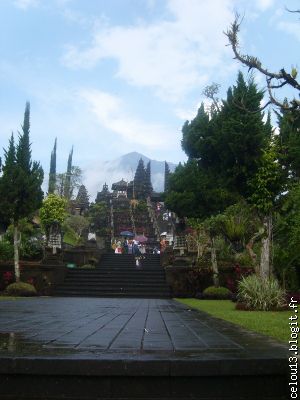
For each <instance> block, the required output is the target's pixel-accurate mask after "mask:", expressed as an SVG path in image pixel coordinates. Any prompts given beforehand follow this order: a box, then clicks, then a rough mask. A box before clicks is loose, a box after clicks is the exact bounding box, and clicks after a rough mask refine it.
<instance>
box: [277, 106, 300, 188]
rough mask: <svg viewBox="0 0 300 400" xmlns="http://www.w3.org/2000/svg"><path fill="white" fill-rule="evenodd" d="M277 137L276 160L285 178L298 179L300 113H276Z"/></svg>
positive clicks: (299, 172)
mask: <svg viewBox="0 0 300 400" xmlns="http://www.w3.org/2000/svg"><path fill="white" fill-rule="evenodd" d="M276 114H277V117H278V127H279V135H277V136H276V141H277V146H278V160H279V162H280V164H281V165H282V166H283V168H284V171H285V175H286V178H287V179H288V180H290V181H293V182H294V181H299V179H300V113H299V114H298V115H295V113H293V112H291V111H289V110H281V113H279V112H277V113H276Z"/></svg>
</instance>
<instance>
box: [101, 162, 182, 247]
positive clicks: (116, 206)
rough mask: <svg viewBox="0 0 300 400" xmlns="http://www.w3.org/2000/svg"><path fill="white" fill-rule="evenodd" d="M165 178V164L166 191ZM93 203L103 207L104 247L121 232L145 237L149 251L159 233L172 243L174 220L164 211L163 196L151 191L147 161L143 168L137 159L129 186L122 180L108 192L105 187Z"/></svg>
mask: <svg viewBox="0 0 300 400" xmlns="http://www.w3.org/2000/svg"><path fill="white" fill-rule="evenodd" d="M169 176H170V169H169V166H168V164H167V163H165V174H164V177H165V184H164V188H165V189H166V188H167V187H168V182H169ZM95 202H96V203H100V202H103V203H105V204H106V205H107V221H108V227H109V229H108V230H109V232H108V233H107V238H106V243H107V244H108V245H110V244H111V243H112V242H113V241H114V240H116V239H117V238H119V237H120V232H122V231H130V232H132V233H133V234H135V235H144V236H146V237H147V238H148V241H147V244H148V245H149V246H152V247H154V246H158V245H159V242H160V239H161V234H162V233H165V234H166V236H168V237H169V240H171V241H172V239H171V238H172V237H173V234H174V229H175V216H174V215H173V213H169V212H168V210H166V208H165V206H164V203H163V193H159V192H155V191H154V190H153V186H152V182H151V162H150V161H149V162H148V163H147V165H146V166H145V164H144V161H143V159H142V158H140V160H139V162H138V165H137V168H136V171H135V175H134V179H133V180H132V181H130V182H127V181H126V180H125V179H123V178H122V179H121V180H120V181H118V182H115V183H113V184H112V186H111V191H109V188H108V185H107V184H106V183H105V184H104V185H103V188H102V190H101V191H100V192H98V193H97V196H96V200H95Z"/></svg>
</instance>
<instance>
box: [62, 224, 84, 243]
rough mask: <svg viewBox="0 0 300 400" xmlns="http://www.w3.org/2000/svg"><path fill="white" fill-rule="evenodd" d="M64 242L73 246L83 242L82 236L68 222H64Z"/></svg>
mask: <svg viewBox="0 0 300 400" xmlns="http://www.w3.org/2000/svg"><path fill="white" fill-rule="evenodd" d="M62 228H63V234H64V236H63V242H64V243H66V244H69V245H71V246H79V245H81V244H82V240H81V238H80V237H79V236H78V235H77V234H76V232H75V231H74V230H73V229H72V228H71V227H70V226H69V225H68V224H66V223H64V224H63V226H62Z"/></svg>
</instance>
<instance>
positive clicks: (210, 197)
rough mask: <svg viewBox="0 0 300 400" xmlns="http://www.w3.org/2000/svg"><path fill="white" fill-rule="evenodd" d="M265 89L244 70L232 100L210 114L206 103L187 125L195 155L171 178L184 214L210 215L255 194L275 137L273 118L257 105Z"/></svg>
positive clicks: (171, 195)
mask: <svg viewBox="0 0 300 400" xmlns="http://www.w3.org/2000/svg"><path fill="white" fill-rule="evenodd" d="M262 98H263V93H262V92H261V91H259V90H258V89H257V87H256V85H255V83H254V81H253V80H252V79H250V80H249V81H248V82H245V80H244V78H243V75H242V74H241V73H239V74H238V78H237V83H236V85H235V86H233V87H232V88H229V90H228V94H227V99H226V100H225V101H223V106H222V107H220V108H219V111H215V112H214V113H213V114H212V115H211V116H210V117H209V115H208V114H207V113H206V112H205V110H204V105H203V104H202V105H201V106H200V108H199V111H198V113H197V115H196V117H195V118H194V120H192V121H191V122H188V121H187V122H186V123H185V124H184V126H183V128H182V132H183V139H182V147H183V149H184V151H185V152H186V154H187V155H188V157H189V160H188V161H187V162H186V163H185V164H184V165H179V166H178V167H177V168H176V170H175V172H174V173H173V174H172V175H171V177H170V180H169V190H168V192H167V194H166V204H167V207H168V208H169V209H171V210H172V211H175V212H176V213H177V214H178V215H179V216H186V217H196V218H200V219H202V220H203V219H205V218H207V217H210V216H213V215H216V214H219V213H222V212H223V211H224V210H225V209H226V208H227V207H229V206H230V205H232V204H235V203H236V202H237V201H239V199H240V198H241V197H247V196H249V195H250V194H251V193H252V192H251V188H250V187H249V184H248V182H249V180H250V179H251V178H253V176H255V174H256V173H257V171H258V168H259V167H260V165H261V159H262V155H263V150H264V149H265V148H266V147H267V144H268V141H269V138H270V136H271V127H270V122H269V120H268V121H267V122H266V123H264V122H263V114H262V113H260V112H257V113H253V112H249V113H246V112H245V110H241V109H240V107H239V106H238V104H239V102H240V101H241V99H242V100H243V102H244V104H245V106H247V109H249V110H250V111H253V110H256V109H257V108H258V107H259V105H260V101H261V100H262Z"/></svg>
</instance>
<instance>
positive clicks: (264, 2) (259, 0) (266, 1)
mask: <svg viewBox="0 0 300 400" xmlns="http://www.w3.org/2000/svg"><path fill="white" fill-rule="evenodd" d="M255 3H256V7H257V8H258V9H259V10H261V11H265V10H267V9H268V8H270V7H272V6H273V5H274V3H275V1H274V0H256V1H255Z"/></svg>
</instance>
